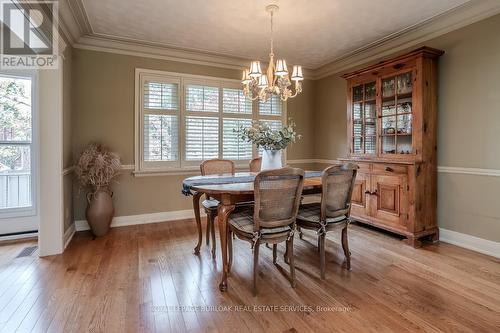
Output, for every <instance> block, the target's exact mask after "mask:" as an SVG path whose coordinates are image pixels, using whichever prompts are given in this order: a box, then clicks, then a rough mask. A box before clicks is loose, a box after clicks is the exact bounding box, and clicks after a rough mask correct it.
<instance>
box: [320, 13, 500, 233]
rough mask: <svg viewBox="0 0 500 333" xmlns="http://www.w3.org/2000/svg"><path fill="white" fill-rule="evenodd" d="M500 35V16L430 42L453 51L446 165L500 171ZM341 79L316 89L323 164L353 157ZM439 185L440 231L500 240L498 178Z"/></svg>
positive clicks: (445, 111)
mask: <svg viewBox="0 0 500 333" xmlns="http://www.w3.org/2000/svg"><path fill="white" fill-rule="evenodd" d="M499 32H500V15H497V16H494V17H492V18H489V19H487V20H484V21H481V22H478V23H475V24H473V25H470V26H468V27H465V28H462V29H459V30H456V31H454V32H451V33H448V34H446V35H443V36H440V37H438V38H435V39H432V40H430V41H427V42H425V43H424V44H425V45H427V46H431V47H435V48H439V49H442V50H444V51H445V52H446V53H445V54H444V55H443V56H442V57H441V58H440V61H439V107H438V110H439V111H438V112H439V113H438V165H440V166H451V167H469V168H485V169H500V148H499V145H498V142H499V140H498V138H499V133H500V112H499V105H500V80H499V78H500V35H499ZM346 72H347V71H346ZM339 76H340V73H339V74H336V75H333V76H330V77H327V78H324V79H322V80H319V81H318V82H317V83H316V88H317V94H318V95H317V98H316V108H315V126H316V128H317V130H316V133H317V135H316V137H315V147H316V151H315V152H316V154H315V155H316V158H324V159H335V158H337V157H343V156H345V155H346V153H347V148H348V147H347V143H346V92H345V90H346V86H345V83H344V82H343V79H341V78H340V77H339ZM438 186H439V190H438V222H439V226H440V227H442V228H445V229H450V230H453V231H457V232H461V233H466V234H470V235H473V236H477V237H482V238H485V239H490V240H493V241H497V242H498V241H500V205H498V203H497V202H498V198H499V197H500V180H499V178H498V177H488V176H476V175H460V174H451V173H443V172H440V173H439V175H438ZM493 198H494V199H493Z"/></svg>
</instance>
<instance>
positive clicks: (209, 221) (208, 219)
mask: <svg viewBox="0 0 500 333" xmlns="http://www.w3.org/2000/svg"><path fill="white" fill-rule="evenodd" d="M211 221H212V213H207V246H208V245H210V223H211Z"/></svg>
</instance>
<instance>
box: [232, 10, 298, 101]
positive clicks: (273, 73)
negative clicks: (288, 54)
mask: <svg viewBox="0 0 500 333" xmlns="http://www.w3.org/2000/svg"><path fill="white" fill-rule="evenodd" d="M278 9H279V7H278V6H277V5H269V6H267V7H266V11H267V12H269V14H270V15H271V52H270V53H269V65H268V67H267V72H266V73H263V72H262V70H261V66H260V61H252V62H251V64H250V69H244V70H243V77H242V80H241V83H243V85H244V88H243V93H244V94H245V96H246V97H248V98H249V99H251V100H252V101H254V100H256V99H260V100H261V101H263V102H265V101H267V100H268V99H269V98H271V97H272V96H273V95H274V96H278V97H279V98H280V99H281V100H282V101H286V100H287V99H289V98H293V97H295V96H297V95H298V94H300V93H301V92H302V80H304V77H303V75H302V66H297V65H295V66H293V69H292V76H291V77H290V76H289V73H288V68H287V65H286V61H285V59H278V60H277V61H276V64H275V63H274V40H273V15H274V13H275V12H277V11H278ZM291 81H293V82H294V90H295V92H294V91H293V90H292V89H291V88H290V87H291V86H292V82H291Z"/></svg>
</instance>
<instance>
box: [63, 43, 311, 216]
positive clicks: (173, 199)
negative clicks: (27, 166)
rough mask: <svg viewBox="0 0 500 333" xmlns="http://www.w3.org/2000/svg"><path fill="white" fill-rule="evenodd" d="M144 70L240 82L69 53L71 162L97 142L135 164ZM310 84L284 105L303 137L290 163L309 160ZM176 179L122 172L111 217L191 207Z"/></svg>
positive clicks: (209, 70)
mask: <svg viewBox="0 0 500 333" xmlns="http://www.w3.org/2000/svg"><path fill="white" fill-rule="evenodd" d="M135 68H147V69H155V70H164V71H170V72H179V73H188V74H196V75H207V76H214V77H224V78H233V79H239V78H240V71H239V70H232V69H221V68H214V67H209V66H202V65H192V64H186V63H178V62H172V61H166V60H160V59H152V58H142V57H134V56H126V55H119V54H112V53H106V52H95V51H88V50H82V49H74V50H73V66H72V70H73V72H72V75H73V78H74V79H73V85H72V89H73V94H72V105H73V116H72V137H73V152H74V155H75V156H74V158H75V159H76V157H77V154H78V153H79V152H80V151H81V149H82V147H83V146H84V145H86V144H87V143H88V142H90V141H100V142H102V143H104V144H105V145H107V146H109V147H110V148H111V149H112V150H113V151H115V152H117V153H118V154H119V155H120V156H121V159H122V163H123V164H126V165H127V164H128V165H131V164H134V93H135V92H134V89H135V88H134V72H135ZM311 85H312V82H311V81H306V82H305V83H304V89H305V92H304V94H303V95H301V96H299V97H297V98H296V99H295V100H294V101H293V102H290V103H289V105H288V109H287V110H288V115H289V116H290V117H293V118H294V119H295V121H296V122H297V125H298V131H299V132H300V133H302V134H304V139H303V140H301V141H300V142H298V143H297V144H295V145H293V147H290V149H289V151H288V158H289V159H302V158H311V157H312V146H313V139H312V138H313V135H312V133H313V125H314V124H313V117H312V115H313V110H312V107H311V101H312V100H313V96H312V89H310V86H311ZM185 177H186V175H181V176H150V177H134V176H133V175H131V174H130V172H127V173H124V174H123V175H121V176H120V177H119V178H118V179H117V183H115V184H114V185H113V190H114V192H115V197H114V198H115V199H114V202H115V205H116V216H126V215H136V214H144V213H154V212H165V211H174V210H183V209H190V208H191V207H192V205H191V201H190V198H186V197H184V196H183V195H182V194H181V181H182V179H183V178H185ZM73 192H74V205H75V208H74V210H75V219H77V220H79V219H84V216H85V198H84V195H83V193H80V191H79V190H78V189H77V187H76V186H75V189H74V191H73Z"/></svg>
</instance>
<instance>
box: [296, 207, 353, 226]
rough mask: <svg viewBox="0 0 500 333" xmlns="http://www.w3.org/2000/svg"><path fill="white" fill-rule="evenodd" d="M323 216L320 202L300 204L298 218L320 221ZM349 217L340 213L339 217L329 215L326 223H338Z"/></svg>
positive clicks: (314, 221)
mask: <svg viewBox="0 0 500 333" xmlns="http://www.w3.org/2000/svg"><path fill="white" fill-rule="evenodd" d="M320 217H321V204H320V203H316V202H315V203H310V204H305V205H300V207H299V212H298V214H297V220H302V221H307V222H313V223H318V224H319V220H320ZM345 219H347V216H345V215H340V216H337V217H327V218H326V223H337V222H341V221H344V220H345Z"/></svg>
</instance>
